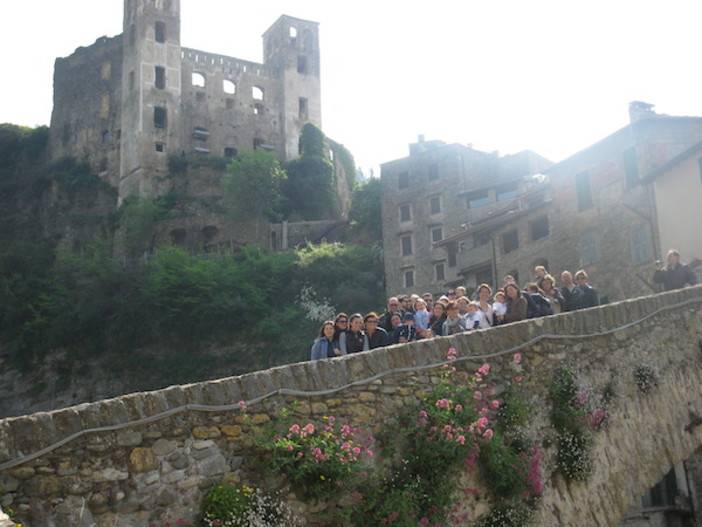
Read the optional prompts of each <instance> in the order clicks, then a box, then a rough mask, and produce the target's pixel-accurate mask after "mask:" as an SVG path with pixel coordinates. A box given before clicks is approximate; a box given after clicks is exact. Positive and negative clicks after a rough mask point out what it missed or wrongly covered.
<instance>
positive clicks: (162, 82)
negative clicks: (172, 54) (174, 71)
mask: <svg viewBox="0 0 702 527" xmlns="http://www.w3.org/2000/svg"><path fill="white" fill-rule="evenodd" d="M154 86H156V88H158V89H159V90H163V89H164V88H165V87H166V68H163V67H161V66H155V67H154Z"/></svg>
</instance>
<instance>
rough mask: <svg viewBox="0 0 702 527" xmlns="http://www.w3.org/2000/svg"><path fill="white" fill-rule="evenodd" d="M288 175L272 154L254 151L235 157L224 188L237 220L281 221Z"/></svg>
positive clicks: (223, 182)
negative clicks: (256, 218)
mask: <svg viewBox="0 0 702 527" xmlns="http://www.w3.org/2000/svg"><path fill="white" fill-rule="evenodd" d="M285 178H286V176H285V172H284V171H283V170H282V169H281V168H280V164H279V163H278V160H277V159H276V158H275V155H273V154H272V153H271V152H267V151H265V150H252V151H249V152H243V153H241V154H239V155H237V156H236V157H234V158H233V159H232V160H231V162H230V163H229V165H227V175H226V177H225V178H224V179H223V180H222V187H223V188H224V191H225V192H226V194H227V196H228V197H229V199H230V201H231V204H232V206H233V210H232V212H231V214H232V215H233V216H234V217H237V218H240V219H243V218H251V217H253V216H256V215H260V214H263V215H265V216H267V217H268V218H270V219H271V220H273V221H276V220H279V219H280V208H281V204H282V200H283V194H282V184H283V182H284V181H285Z"/></svg>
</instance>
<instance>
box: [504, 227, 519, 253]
mask: <svg viewBox="0 0 702 527" xmlns="http://www.w3.org/2000/svg"><path fill="white" fill-rule="evenodd" d="M517 249H519V234H518V232H517V229H514V230H511V231H507V232H506V233H504V234H503V235H502V250H503V251H504V252H505V253H509V252H512V251H516V250H517Z"/></svg>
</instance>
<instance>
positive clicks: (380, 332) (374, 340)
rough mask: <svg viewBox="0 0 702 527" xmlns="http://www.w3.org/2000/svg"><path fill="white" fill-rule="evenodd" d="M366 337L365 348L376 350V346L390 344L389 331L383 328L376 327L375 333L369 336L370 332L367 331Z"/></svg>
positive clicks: (380, 346)
mask: <svg viewBox="0 0 702 527" xmlns="http://www.w3.org/2000/svg"><path fill="white" fill-rule="evenodd" d="M364 338H365V341H366V343H367V344H366V346H365V349H370V350H374V349H375V348H382V347H383V346H387V345H388V344H390V337H389V336H388V332H387V331H385V330H384V329H383V328H375V331H374V332H373V335H371V336H370V337H369V336H368V333H366V334H365V337H364Z"/></svg>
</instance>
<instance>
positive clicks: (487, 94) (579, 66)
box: [0, 0, 702, 173]
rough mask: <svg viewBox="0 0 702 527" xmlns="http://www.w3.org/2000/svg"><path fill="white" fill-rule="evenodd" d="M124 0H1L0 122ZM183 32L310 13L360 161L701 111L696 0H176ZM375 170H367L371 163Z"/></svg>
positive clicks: (348, 141) (586, 133) (575, 136)
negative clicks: (637, 109)
mask: <svg viewBox="0 0 702 527" xmlns="http://www.w3.org/2000/svg"><path fill="white" fill-rule="evenodd" d="M122 5H123V2H122V0H62V1H58V0H33V1H29V0H17V1H15V0H0V49H2V53H1V54H0V61H1V66H2V72H3V75H2V80H0V122H10V123H15V124H23V125H29V126H35V125H39V124H48V123H49V120H50V116H51V106H52V96H53V93H52V82H53V81H52V79H53V63H54V60H55V58H56V57H65V56H67V55H70V54H71V53H73V51H74V50H75V49H76V48H77V47H80V46H88V45H90V44H92V43H93V42H94V41H95V40H96V39H97V38H98V37H100V36H103V35H107V36H114V35H116V34H119V33H121V32H122ZM181 9H182V27H181V44H182V45H183V46H185V47H189V48H196V49H202V50H204V51H210V52H214V53H220V54H223V55H230V56H233V57H237V58H241V59H246V60H252V61H256V62H260V61H262V41H261V35H262V34H263V32H264V31H265V30H266V29H267V28H268V27H269V26H270V25H271V24H272V23H273V22H275V20H276V19H277V18H278V17H279V16H280V15H281V14H288V15H291V16H295V17H299V18H305V19H309V20H314V21H317V22H319V23H320V39H321V44H320V45H321V53H322V128H323V130H324V132H325V133H326V134H327V135H328V136H330V137H331V138H333V139H335V140H336V141H338V142H340V143H343V144H344V145H346V147H347V148H349V150H351V152H352V153H353V154H354V156H355V157H356V163H357V164H358V165H360V166H361V167H362V168H364V169H365V170H368V169H369V168H372V167H376V170H377V165H379V164H381V163H384V162H387V161H391V160H393V159H397V158H400V157H404V156H405V155H407V152H408V148H407V146H408V144H409V143H411V142H415V141H416V140H417V136H418V135H419V134H424V135H425V136H426V138H427V140H433V139H440V140H444V141H446V142H456V143H464V144H465V143H472V144H473V145H474V147H475V148H477V149H480V150H485V151H493V150H497V151H499V152H500V153H501V154H508V153H514V152H518V151H520V150H525V149H530V150H533V151H535V152H538V153H540V154H541V155H543V156H545V157H547V158H549V159H551V160H553V161H560V160H561V159H563V158H565V157H567V156H569V155H571V154H573V153H575V152H576V151H578V150H581V149H582V148H585V147H587V146H589V145H590V144H592V143H594V142H596V141H597V140H599V139H601V138H603V137H604V136H606V135H608V134H610V133H612V132H614V131H615V130H617V129H619V128H621V127H622V126H625V125H626V124H628V104H629V102H630V101H633V100H642V101H645V102H649V103H652V104H655V105H656V107H655V110H656V111H658V112H659V113H667V114H671V115H696V116H699V115H702V68H700V65H699V56H700V50H701V49H702V42H701V41H702V37H700V30H699V26H700V19H701V18H702V17H701V15H702V3H701V2H699V0H666V1H665V2H664V1H662V0H656V1H653V0H636V1H634V0H632V1H629V0H589V1H587V2H585V1H579V2H577V1H574V0H553V1H552V0H531V1H525V0H502V1H501V0H482V1H474V0H434V1H432V2H426V1H423V2H419V1H414V0H404V1H400V0H375V1H373V2H371V1H368V0H356V1H353V2H340V1H332V0H287V1H282V0H267V1H266V2H259V1H252V0H249V1H234V0H181ZM376 173H377V172H376Z"/></svg>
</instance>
